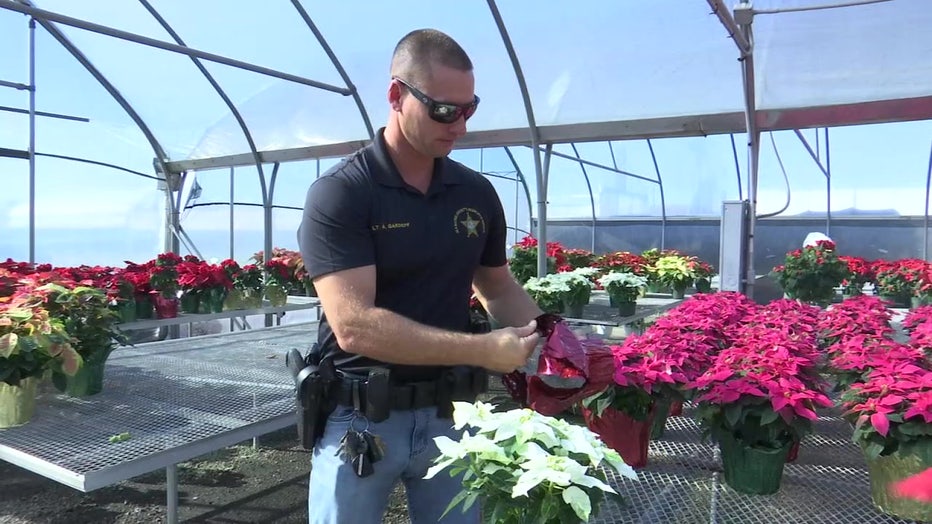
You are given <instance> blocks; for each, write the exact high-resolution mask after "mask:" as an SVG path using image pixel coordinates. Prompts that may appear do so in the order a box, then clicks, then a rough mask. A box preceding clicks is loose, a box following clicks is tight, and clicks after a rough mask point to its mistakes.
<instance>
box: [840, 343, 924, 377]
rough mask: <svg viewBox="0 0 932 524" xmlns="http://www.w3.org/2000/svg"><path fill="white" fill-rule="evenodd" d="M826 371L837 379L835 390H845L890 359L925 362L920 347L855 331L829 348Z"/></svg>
mask: <svg viewBox="0 0 932 524" xmlns="http://www.w3.org/2000/svg"><path fill="white" fill-rule="evenodd" d="M827 355H828V362H827V371H828V372H829V373H831V374H832V375H833V376H834V377H835V379H836V381H837V385H836V387H835V390H836V391H845V390H847V389H848V388H850V387H851V386H852V385H854V384H857V383H863V382H864V381H865V380H866V377H867V375H868V374H869V373H870V372H871V371H873V370H875V369H878V368H882V367H885V366H887V365H888V364H889V363H890V362H905V363H911V364H915V365H919V366H921V365H924V362H925V360H926V357H925V354H924V353H923V351H922V350H920V349H918V348H916V347H914V346H911V345H908V344H902V343H900V342H897V341H895V340H892V339H889V338H877V337H875V336H873V335H871V334H858V335H853V336H848V337H845V338H843V339H841V340H840V341H839V342H837V343H835V344H834V345H832V346H831V347H829V349H828V353H827Z"/></svg>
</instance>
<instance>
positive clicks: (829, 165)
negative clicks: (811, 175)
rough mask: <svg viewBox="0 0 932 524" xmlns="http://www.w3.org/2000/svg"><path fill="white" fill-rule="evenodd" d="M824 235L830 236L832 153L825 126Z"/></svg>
mask: <svg viewBox="0 0 932 524" xmlns="http://www.w3.org/2000/svg"><path fill="white" fill-rule="evenodd" d="M816 134H818V132H816ZM825 236H827V237H830V236H832V154H831V152H830V149H829V146H828V128H827V127H826V128H825Z"/></svg>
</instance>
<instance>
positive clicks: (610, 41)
mask: <svg viewBox="0 0 932 524" xmlns="http://www.w3.org/2000/svg"><path fill="white" fill-rule="evenodd" d="M714 3H715V2H706V1H701V0H689V1H686V0H655V1H651V2H631V1H629V2H611V1H595V0H580V1H576V2H552V3H547V4H533V5H532V4H529V3H526V2H498V3H495V2H492V1H489V2H482V1H477V0H473V1H469V2H465V1H464V2H457V3H456V4H455V10H454V9H453V8H452V7H451V4H448V3H445V2H423V1H417V2H414V1H409V0H399V1H395V2H369V1H362V0H355V1H349V0H344V1H341V2H314V3H310V2H304V3H302V2H300V1H299V0H292V1H291V2H285V1H277V2H235V3H234V2H229V1H226V0H199V1H197V2H184V1H181V0H164V1H156V0H153V1H146V0H143V1H140V2H126V1H121V2H74V1H73V0H36V1H35V2H25V1H20V2H14V1H10V0H0V8H4V9H6V10H7V11H6V12H5V11H3V10H0V23H2V24H4V25H3V26H0V27H7V26H9V25H10V24H9V22H10V20H11V19H14V18H17V17H16V15H15V13H13V11H27V10H29V9H31V8H30V7H28V6H27V7H24V5H25V4H28V5H34V6H35V8H38V9H42V10H45V12H40V13H36V12H32V14H34V15H36V16H37V18H38V19H39V20H40V23H42V24H43V26H44V27H45V28H46V30H49V28H50V26H51V27H54V28H57V29H58V30H59V31H60V33H61V35H62V36H63V37H64V38H66V39H67V41H70V42H72V43H73V44H74V47H75V49H76V52H77V53H80V54H81V55H83V56H84V57H86V58H87V61H88V63H90V64H93V67H94V68H96V70H97V71H99V74H100V76H101V77H102V78H103V79H105V80H106V82H108V83H109V84H111V85H112V86H113V88H114V89H115V90H116V91H118V92H119V94H120V95H122V97H123V98H125V101H126V103H127V104H128V106H129V107H131V108H132V110H133V111H135V112H136V113H137V114H138V119H139V122H141V123H143V125H144V126H145V127H146V128H147V129H149V130H150V131H151V137H150V141H154V142H155V143H156V144H157V149H158V148H161V149H162V150H163V151H164V154H165V156H166V157H167V159H168V160H171V161H172V164H170V165H171V167H172V170H176V169H177V170H181V169H185V168H198V167H200V168H203V167H220V166H222V165H234V164H235V165H245V164H251V163H254V160H255V159H254V157H253V156H252V155H251V153H250V152H251V148H250V144H249V142H248V139H247V134H246V133H244V131H243V126H241V125H240V124H239V123H238V122H237V120H236V118H235V117H234V114H233V112H231V111H230V109H229V107H228V106H227V104H226V103H225V102H224V100H223V98H222V97H221V95H220V94H218V91H219V92H222V93H223V95H225V96H227V97H229V99H230V101H231V103H232V104H233V106H234V107H235V108H236V109H237V110H238V111H239V112H240V113H241V115H242V119H243V122H244V124H245V128H246V129H247V130H248V136H249V137H251V139H252V140H253V141H254V145H255V147H256V149H257V150H258V151H260V152H276V153H274V154H269V155H268V156H265V155H264V156H263V160H264V161H277V160H296V159H302V158H314V157H333V156H338V155H342V154H345V153H347V152H349V151H351V150H352V149H354V148H356V147H358V145H359V144H360V143H361V142H363V141H366V140H368V139H369V136H370V135H369V129H368V128H367V124H366V119H368V120H369V121H370V122H371V125H372V126H373V127H379V126H380V125H382V122H383V121H384V119H385V116H386V108H385V103H384V97H385V90H386V86H387V80H388V62H389V59H390V55H391V52H392V49H393V47H394V45H395V43H396V42H397V41H398V39H399V38H400V37H401V36H403V35H404V34H405V33H406V32H408V31H410V30H411V29H414V28H418V27H435V28H437V29H440V30H442V31H445V32H447V33H449V34H450V35H452V36H453V37H454V38H456V39H457V40H458V41H459V42H460V43H461V44H462V45H463V47H464V48H465V49H466V50H467V52H468V53H469V54H470V55H471V57H472V59H473V62H474V64H475V69H476V78H477V80H476V90H477V93H478V94H479V95H480V96H481V97H482V106H481V108H480V110H479V112H478V113H477V114H476V116H475V117H474V118H473V119H472V120H470V131H471V134H470V135H469V136H467V138H466V139H464V141H463V143H462V144H461V146H462V147H479V146H498V145H512V144H529V143H530V142H531V140H530V137H531V132H530V130H529V114H528V112H527V111H526V110H525V104H524V100H523V97H522V89H521V86H520V82H519V77H518V76H517V75H516V69H515V67H514V66H513V63H512V61H511V60H509V53H508V49H507V47H506V45H505V44H504V43H503V42H504V40H503V37H502V33H501V32H500V31H499V27H498V26H497V25H496V15H499V16H500V20H501V22H502V25H503V27H504V28H505V30H506V31H507V35H508V37H509V38H510V42H511V43H512V44H513V46H514V50H515V56H516V58H517V63H518V64H519V66H520V71H521V73H522V74H523V78H524V80H525V81H526V86H527V93H528V96H529V100H530V104H531V108H532V115H531V116H532V117H533V119H534V121H535V122H536V125H537V126H538V127H539V133H540V137H541V141H542V142H544V143H547V142H563V143H565V142H576V141H590V140H609V139H625V138H644V137H651V136H682V135H705V134H716V133H728V132H742V131H744V127H745V124H744V116H743V111H744V102H743V94H742V78H741V77H742V74H741V68H740V65H739V61H738V58H739V56H740V54H739V50H738V47H737V46H736V45H735V42H734V41H733V40H732V39H731V38H729V35H728V31H727V30H726V28H725V26H724V25H723V24H722V22H721V21H720V20H719V18H718V17H717V16H716V15H715V14H714V13H712V9H711V8H710V5H713V4H714ZM836 3H839V2H836ZM824 4H826V1H825V0H822V1H818V2H817V1H814V0H759V1H756V2H754V3H753V8H754V9H755V11H762V12H761V13H756V14H755V17H754V23H753V30H754V57H755V77H756V78H755V91H756V101H755V102H756V106H757V109H758V110H759V111H760V114H759V115H758V122H759V123H760V125H761V128H762V129H763V130H768V129H793V128H804V127H816V126H833V125H845V124H853V123H866V122H881V121H902V120H919V119H928V118H932V60H930V59H929V57H930V56H932V31H929V30H928V28H929V27H932V2H929V1H928V0H891V1H886V2H879V3H871V4H867V5H858V6H852V7H844V8H834V9H824V10H808V11H801V12H782V13H766V11H771V10H775V9H787V8H794V7H811V6H818V5H824ZM727 7H728V8H731V7H732V6H731V5H728V6H727ZM302 11H304V12H306V14H307V19H308V20H310V21H311V22H312V24H313V26H314V27H316V29H317V30H318V31H319V35H320V38H319V39H318V38H317V37H316V36H315V33H314V32H313V31H312V29H310V28H309V24H308V23H306V20H305V19H304V18H303V17H302ZM62 16H64V17H72V18H74V19H78V20H82V21H87V22H90V23H93V24H99V25H101V26H104V27H105V28H112V29H116V30H120V31H126V32H129V33H134V34H136V35H140V36H143V37H147V38H149V39H153V40H155V41H159V42H164V43H168V44H175V43H176V42H178V41H179V40H175V37H177V38H178V39H180V41H181V42H183V43H184V45H186V46H189V47H190V48H193V49H196V50H198V51H203V52H205V53H211V54H213V55H219V56H220V57H226V58H230V59H234V60H238V61H242V62H245V63H249V64H254V65H256V66H260V67H261V68H268V69H270V70H274V71H278V72H281V73H285V75H279V76H286V77H287V76H288V75H293V77H288V78H290V80H289V79H283V78H277V77H274V76H269V75H268V74H263V73H262V72H256V71H247V70H244V69H241V68H237V67H232V66H230V65H223V64H219V63H216V62H215V61H211V60H202V61H201V63H202V64H203V67H204V70H205V71H206V72H208V73H209V75H210V77H211V78H212V79H213V80H215V81H216V85H217V87H218V88H219V89H216V88H215V87H213V86H212V85H211V83H210V81H209V79H208V76H206V75H205V74H202V72H201V71H200V70H199V69H198V65H196V64H195V63H194V62H193V61H192V60H191V59H190V58H189V57H187V56H184V55H182V54H178V53H174V52H171V51H166V50H163V49H157V48H154V47H149V46H145V45H139V44H136V43H129V42H127V41H125V40H119V39H115V38H113V37H111V36H105V35H102V34H98V33H96V32H92V31H87V30H84V29H79V28H77V27H73V26H71V25H69V24H70V23H72V22H71V21H69V20H66V19H63V18H61V17H62ZM43 18H45V19H46V20H50V19H56V20H58V21H57V22H52V23H51V25H50V23H49V22H47V21H46V22H43ZM160 19H161V20H162V21H163V22H164V23H160ZM18 22H19V20H17V21H16V23H18ZM173 34H174V36H173ZM328 49H329V50H330V51H332V55H333V58H334V59H335V60H333V59H331V57H330V56H328ZM340 68H343V69H344V70H345V76H344V75H341V72H340ZM256 69H258V68H256ZM49 76H52V75H51V74H50V75H49ZM295 77H297V78H301V79H309V80H312V81H314V82H316V83H322V84H327V85H329V86H333V87H334V88H335V90H340V91H343V93H338V92H334V91H330V90H326V89H321V88H319V87H313V86H311V85H306V83H299V82H295V81H292V80H294V79H296V78H295ZM47 81H48V80H47ZM66 82H67V80H66ZM314 82H312V83H314ZM354 87H355V89H356V90H357V91H358V94H359V103H357V101H356V100H354V97H353V96H350V94H349V93H352V92H353V89H354ZM360 106H361V107H362V109H363V110H364V113H361V112H360ZM218 115H221V116H219V118H218ZM363 115H365V117H364V116H363ZM231 156H232V157H231ZM217 157H226V158H217ZM203 159H213V160H209V161H208V160H203ZM191 160H198V161H197V162H190V161H191Z"/></svg>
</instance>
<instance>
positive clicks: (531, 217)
mask: <svg viewBox="0 0 932 524" xmlns="http://www.w3.org/2000/svg"><path fill="white" fill-rule="evenodd" d="M504 149H505V154H506V155H508V160H511V165H513V166H515V173H516V174H517V176H518V180H520V181H521V187H523V188H524V196H525V197H526V198H527V225H528V227H529V228H531V227H532V225H533V224H534V214H533V213H531V210H532V209H533V204H532V203H531V188H529V187H528V185H527V179H526V178H525V177H524V173H523V172H522V171H521V167H520V166H519V165H518V161H517V160H515V156H514V154H513V153H512V152H511V149H509V148H508V147H507V146H506V147H505V148H504ZM515 229H517V227H516V228H515ZM532 229H533V228H532Z"/></svg>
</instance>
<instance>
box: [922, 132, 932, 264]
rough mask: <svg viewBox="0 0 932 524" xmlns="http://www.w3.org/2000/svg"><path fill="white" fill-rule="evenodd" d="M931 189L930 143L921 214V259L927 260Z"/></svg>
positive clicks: (930, 145)
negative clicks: (924, 195) (924, 201)
mask: <svg viewBox="0 0 932 524" xmlns="http://www.w3.org/2000/svg"><path fill="white" fill-rule="evenodd" d="M930 189H932V143H930V144H929V169H928V170H927V171H926V207H925V214H924V215H923V219H922V220H923V229H922V259H923V260H929V190H930Z"/></svg>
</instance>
